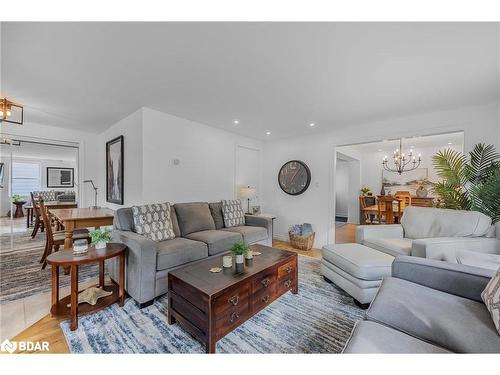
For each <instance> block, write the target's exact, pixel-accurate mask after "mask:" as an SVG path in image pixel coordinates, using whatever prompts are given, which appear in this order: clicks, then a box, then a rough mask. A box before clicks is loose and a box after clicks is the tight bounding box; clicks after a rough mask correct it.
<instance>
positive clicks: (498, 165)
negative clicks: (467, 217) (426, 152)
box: [432, 143, 500, 223]
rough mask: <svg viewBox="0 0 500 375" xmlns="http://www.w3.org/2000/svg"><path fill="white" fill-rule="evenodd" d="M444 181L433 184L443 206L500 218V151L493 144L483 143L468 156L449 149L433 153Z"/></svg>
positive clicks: (434, 160) (434, 161)
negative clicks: (499, 152)
mask: <svg viewBox="0 0 500 375" xmlns="http://www.w3.org/2000/svg"><path fill="white" fill-rule="evenodd" d="M432 164H433V166H434V168H435V169H436V172H437V174H438V176H439V177H441V181H439V182H437V183H433V184H432V189H433V191H434V192H435V193H436V194H437V195H439V197H440V201H439V206H440V207H444V208H451V209H455V210H474V211H479V212H482V213H484V214H486V215H488V216H489V217H491V219H492V220H493V222H494V223H495V222H497V221H500V155H499V154H498V153H497V152H496V150H495V147H494V146H492V145H485V144H483V143H479V144H477V145H475V146H474V149H473V150H472V151H471V152H470V153H469V160H467V157H466V156H465V155H464V154H462V153H460V152H457V151H455V150H452V149H445V150H442V151H439V152H438V153H436V154H435V155H434V156H433V157H432Z"/></svg>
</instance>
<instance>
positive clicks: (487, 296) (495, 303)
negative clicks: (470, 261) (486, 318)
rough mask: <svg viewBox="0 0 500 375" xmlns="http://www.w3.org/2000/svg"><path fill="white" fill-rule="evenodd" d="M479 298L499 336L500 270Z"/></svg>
mask: <svg viewBox="0 0 500 375" xmlns="http://www.w3.org/2000/svg"><path fill="white" fill-rule="evenodd" d="M481 298H482V299H483V301H484V304H485V305H486V308H487V309H488V311H489V312H490V314H491V318H492V319H493V323H494V324H495V327H496V329H497V331H498V333H499V334H500V268H499V269H498V270H497V273H496V274H495V276H493V277H492V278H491V280H490V282H489V283H488V285H486V288H485V289H484V291H483V292H482V293H481Z"/></svg>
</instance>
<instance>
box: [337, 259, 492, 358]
mask: <svg viewBox="0 0 500 375" xmlns="http://www.w3.org/2000/svg"><path fill="white" fill-rule="evenodd" d="M494 273H495V271H493V270H487V269H483V268H478V267H472V266H466V265H462V264H452V263H447V262H442V261H436V260H431V259H424V258H415V257H409V256H400V257H397V258H396V260H395V261H394V262H393V264H392V277H388V278H385V279H384V280H383V282H382V285H381V287H380V289H379V291H378V293H377V295H376V297H375V299H374V300H373V302H372V304H371V305H370V308H369V309H368V310H367V311H366V317H365V320H363V321H361V322H358V323H356V325H355V327H354V330H353V332H352V334H351V337H350V339H349V341H348V342H347V345H346V347H345V348H344V353H448V352H453V353H500V335H499V334H498V332H497V330H496V328H495V325H494V324H493V320H492V318H491V316H490V313H489V311H488V310H487V309H486V306H485V305H484V303H483V301H482V300H481V292H482V291H483V290H484V288H485V287H486V284H487V283H488V282H489V280H490V279H491V277H493V275H494Z"/></svg>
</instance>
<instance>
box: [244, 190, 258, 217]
mask: <svg viewBox="0 0 500 375" xmlns="http://www.w3.org/2000/svg"><path fill="white" fill-rule="evenodd" d="M256 193H257V189H255V188H253V187H250V186H247V187H242V188H240V197H241V198H243V199H246V200H247V213H248V214H250V199H252V198H254V197H255V195H256Z"/></svg>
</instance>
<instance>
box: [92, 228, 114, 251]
mask: <svg viewBox="0 0 500 375" xmlns="http://www.w3.org/2000/svg"><path fill="white" fill-rule="evenodd" d="M89 234H90V238H91V239H92V245H94V246H95V248H96V249H105V248H106V244H107V243H108V242H111V240H112V237H111V229H109V228H104V229H95V230H91V231H90V232H89Z"/></svg>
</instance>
